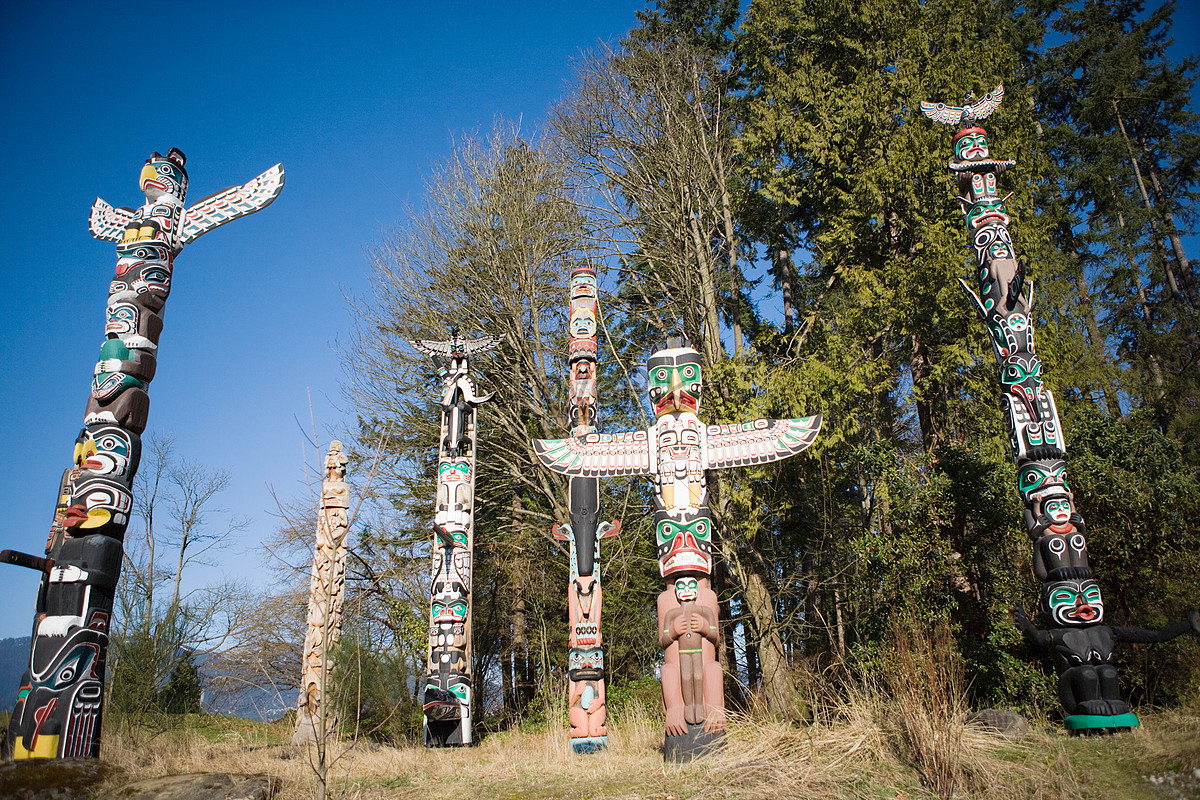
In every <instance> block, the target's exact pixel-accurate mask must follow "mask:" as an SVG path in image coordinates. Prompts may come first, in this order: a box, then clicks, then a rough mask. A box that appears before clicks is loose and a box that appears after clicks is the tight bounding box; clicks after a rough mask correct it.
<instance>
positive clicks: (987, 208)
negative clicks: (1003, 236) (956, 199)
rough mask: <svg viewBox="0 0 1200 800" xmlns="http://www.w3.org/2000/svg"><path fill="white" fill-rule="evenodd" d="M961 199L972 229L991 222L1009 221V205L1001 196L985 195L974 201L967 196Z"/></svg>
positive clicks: (1002, 222) (968, 223)
mask: <svg viewBox="0 0 1200 800" xmlns="http://www.w3.org/2000/svg"><path fill="white" fill-rule="evenodd" d="M960 199H961V200H962V203H963V213H964V214H965V215H966V217H967V227H968V228H970V229H971V230H975V229H976V228H978V227H980V226H981V225H986V224H988V223H991V222H997V223H999V224H1001V225H1007V224H1008V223H1009V217H1008V207H1007V206H1006V205H1005V203H1004V200H1003V199H1001V198H999V197H994V196H985V197H980V198H978V199H976V200H974V201H971V200H968V199H966V198H960Z"/></svg>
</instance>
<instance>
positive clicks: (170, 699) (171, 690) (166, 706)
mask: <svg viewBox="0 0 1200 800" xmlns="http://www.w3.org/2000/svg"><path fill="white" fill-rule="evenodd" d="M201 693H202V692H201V686H200V668H199V667H198V666H196V657H195V656H194V655H193V654H191V653H186V654H184V655H183V656H182V657H181V658H180V659H179V660H178V661H177V662H176V663H175V668H174V669H172V670H171V677H170V678H168V679H167V685H166V686H164V687H163V688H162V691H160V692H159V693H158V704H159V706H160V707H161V708H162V710H163V711H165V712H166V713H168V714H199V713H200V696H201Z"/></svg>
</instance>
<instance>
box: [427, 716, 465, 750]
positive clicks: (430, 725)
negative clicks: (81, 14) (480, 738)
mask: <svg viewBox="0 0 1200 800" xmlns="http://www.w3.org/2000/svg"><path fill="white" fill-rule="evenodd" d="M463 727H464V726H463V722H462V720H453V721H451V722H442V721H439V720H435V719H427V720H425V746H426V747H462V746H463V745H467V744H470V743H471V735H470V733H469V732H468V733H467V735H466V741H464V740H463V739H464V737H463Z"/></svg>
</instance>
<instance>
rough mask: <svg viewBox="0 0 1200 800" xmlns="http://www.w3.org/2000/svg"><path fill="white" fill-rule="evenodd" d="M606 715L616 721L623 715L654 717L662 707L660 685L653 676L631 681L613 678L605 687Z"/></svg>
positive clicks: (623, 716)
mask: <svg viewBox="0 0 1200 800" xmlns="http://www.w3.org/2000/svg"><path fill="white" fill-rule="evenodd" d="M604 694H605V699H606V701H607V703H608V715H609V717H610V718H613V719H614V720H616V721H617V722H620V721H621V720H622V719H623V718H625V717H633V718H635V719H636V718H638V717H640V716H648V717H650V718H652V719H653V718H654V717H655V716H656V715H658V714H659V713H660V711H661V709H662V686H661V684H659V682H658V680H657V679H656V678H654V677H653V676H650V677H642V678H638V679H636V680H632V681H621V680H614V681H611V682H610V685H608V686H606V687H605V690H604Z"/></svg>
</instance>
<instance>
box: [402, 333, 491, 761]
mask: <svg viewBox="0 0 1200 800" xmlns="http://www.w3.org/2000/svg"><path fill="white" fill-rule="evenodd" d="M499 343H500V337H499V336H495V335H491V334H489V335H486V336H481V337H479V338H477V339H472V340H470V341H467V340H466V339H464V338H463V337H462V336H461V335H459V332H458V328H457V327H454V328H451V329H450V339H449V340H448V341H444V342H435V341H430V340H427V339H417V340H414V341H413V342H411V344H412V346H413V347H415V348H417V349H418V350H420V351H421V352H422V353H425V354H426V355H428V356H430V357H431V358H432V359H433V361H434V364H435V366H436V367H437V371H438V376H439V377H440V378H441V379H442V399H441V405H442V414H441V417H442V428H441V439H440V443H439V446H438V480H437V507H436V510H435V512H434V517H433V556H432V568H431V577H432V582H431V586H430V598H431V600H430V611H429V663H428V670H429V672H428V674H427V675H426V676H425V689H424V691H423V693H422V705H423V707H424V711H425V727H424V731H425V733H424V740H425V745H426V746H428V747H446V746H449V745H465V744H470V743H471V553H472V547H473V546H474V538H473V533H474V527H475V513H474V512H475V507H474V506H475V441H476V437H475V408H476V406H478V405H479V404H480V403H485V402H487V401H488V400H489V399H491V397H492V395H491V393H488V394H486V395H482V396H481V395H479V394H478V393H477V391H476V388H475V381H474V379H473V378H471V376H470V374H469V372H470V364H469V359H470V356H472V355H474V354H476V353H484V352H487V351H488V350H491V349H492V348H493V347H495V346H496V345H497V344H499ZM446 359H448V360H449V365H448V366H447V364H446Z"/></svg>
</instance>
